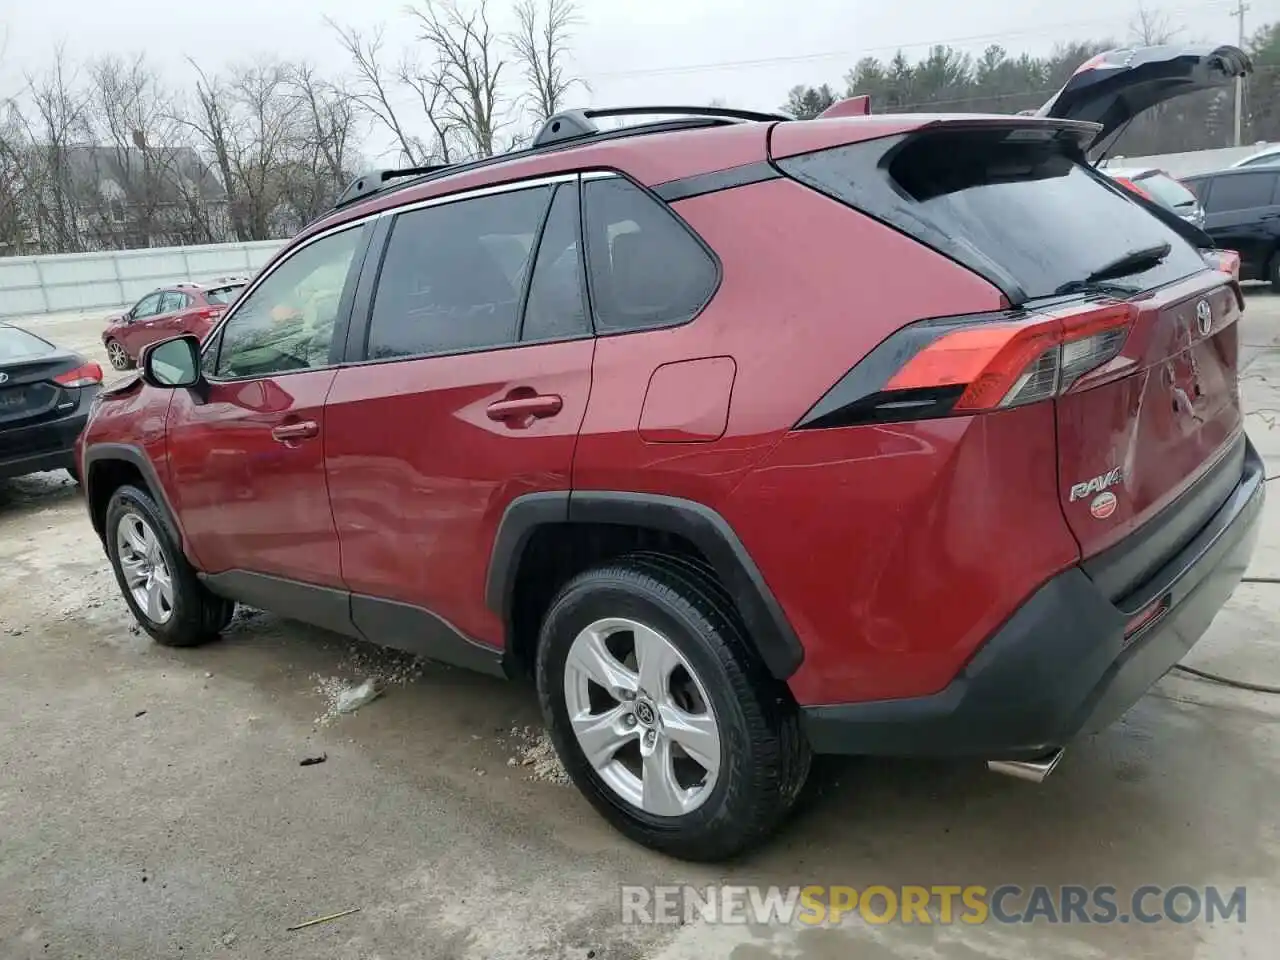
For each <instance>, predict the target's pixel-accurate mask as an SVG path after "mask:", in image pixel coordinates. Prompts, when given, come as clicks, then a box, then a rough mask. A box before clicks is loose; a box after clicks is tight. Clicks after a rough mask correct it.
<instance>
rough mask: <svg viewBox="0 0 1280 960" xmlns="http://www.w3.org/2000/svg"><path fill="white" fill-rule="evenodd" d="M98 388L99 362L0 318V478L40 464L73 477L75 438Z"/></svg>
mask: <svg viewBox="0 0 1280 960" xmlns="http://www.w3.org/2000/svg"><path fill="white" fill-rule="evenodd" d="M101 388H102V367H100V366H98V364H96V363H94V362H92V361H91V360H87V359H85V358H84V357H82V356H80V355H79V354H77V353H72V352H71V351H70V350H63V349H61V348H59V347H55V346H54V345H53V344H51V343H49V342H48V341H47V340H44V339H42V338H40V337H37V336H36V335H35V334H33V333H29V332H28V331H26V330H22V329H19V328H18V327H14V326H11V325H9V324H7V323H0V480H4V479H7V478H9V477H20V476H23V475H25V474H28V473H36V472H37V471H40V470H59V469H62V470H66V471H67V472H68V473H70V474H71V476H72V477H73V478H75V479H77V480H78V479H79V476H78V471H77V469H76V462H75V442H76V437H78V436H79V435H80V431H81V429H83V427H84V424H85V420H86V419H87V418H88V415H89V404H90V403H91V402H92V400H93V398H94V397H95V396H96V395H97V394H98V391H99V390H100V389H101Z"/></svg>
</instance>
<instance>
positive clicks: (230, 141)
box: [177, 58, 249, 240]
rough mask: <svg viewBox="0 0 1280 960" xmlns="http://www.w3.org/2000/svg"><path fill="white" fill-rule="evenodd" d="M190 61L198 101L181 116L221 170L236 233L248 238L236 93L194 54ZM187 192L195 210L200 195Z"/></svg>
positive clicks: (217, 169) (228, 211)
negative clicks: (238, 166)
mask: <svg viewBox="0 0 1280 960" xmlns="http://www.w3.org/2000/svg"><path fill="white" fill-rule="evenodd" d="M187 62H188V63H190V64H191V66H192V68H193V69H194V70H195V71H196V75H197V77H198V79H197V80H196V87H195V103H194V104H193V105H192V107H191V109H190V110H189V111H187V112H185V113H180V114H178V115H177V116H178V118H179V120H180V122H181V123H182V124H183V125H185V126H186V127H187V128H188V130H189V131H190V132H191V133H192V134H193V135H194V136H195V139H196V142H197V143H198V144H199V145H200V147H201V148H202V149H203V150H204V152H206V153H207V154H208V155H209V157H210V158H211V164H212V167H213V168H214V169H215V170H216V171H217V175H218V179H219V180H220V181H221V182H222V187H223V190H224V191H225V192H226V197H227V216H228V219H229V221H230V226H231V231H232V233H234V234H235V238H236V239H237V240H247V239H249V227H248V224H247V222H246V220H245V206H244V203H243V202H241V198H240V190H239V182H238V181H237V179H236V176H235V167H236V162H235V161H234V160H233V154H234V153H235V152H236V150H237V148H236V146H235V132H234V126H235V122H236V118H235V105H234V101H233V97H232V95H231V92H230V91H229V90H228V89H227V88H226V85H225V84H224V83H223V82H222V80H221V78H219V77H217V76H214V77H209V76H208V75H207V74H206V73H205V72H204V71H203V70H202V69H201V68H200V66H199V64H197V63H196V62H195V61H194V60H191V59H190V58H188V61H187ZM186 196H187V202H188V208H189V209H191V210H194V209H195V208H196V207H198V206H199V198H198V197H193V196H192V191H187V194H186ZM202 226H203V227H204V228H205V229H206V230H208V231H209V232H212V225H211V224H209V223H208V222H207V221H206V222H205V223H204V224H203V225H202Z"/></svg>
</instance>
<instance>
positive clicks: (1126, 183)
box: [1115, 177, 1155, 200]
mask: <svg viewBox="0 0 1280 960" xmlns="http://www.w3.org/2000/svg"><path fill="white" fill-rule="evenodd" d="M1115 181H1116V183H1118V184H1120V186H1122V187H1124V188H1125V189H1126V190H1132V191H1133V192H1134V193H1136V194H1138V196H1140V197H1146V198H1147V199H1148V200H1154V199H1155V198H1154V197H1153V196H1151V194H1149V193H1147V191H1145V190H1143V189H1142V188H1141V187H1140V186H1138V185H1137V184H1136V183H1134V182H1133V181H1132V180H1130V179H1129V178H1128V177H1116V178H1115Z"/></svg>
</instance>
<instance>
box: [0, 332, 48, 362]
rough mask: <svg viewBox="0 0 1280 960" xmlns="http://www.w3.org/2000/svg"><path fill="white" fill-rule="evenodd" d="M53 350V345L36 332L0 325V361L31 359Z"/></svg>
mask: <svg viewBox="0 0 1280 960" xmlns="http://www.w3.org/2000/svg"><path fill="white" fill-rule="evenodd" d="M52 352H53V346H52V345H51V344H49V343H48V342H47V341H45V340H41V339H40V338H39V337H37V336H36V335H35V334H31V333H27V331H25V330H19V329H18V328H17V327H6V326H0V363H7V362H9V361H11V360H30V359H31V358H33V357H43V356H44V355H45V354H47V353H52Z"/></svg>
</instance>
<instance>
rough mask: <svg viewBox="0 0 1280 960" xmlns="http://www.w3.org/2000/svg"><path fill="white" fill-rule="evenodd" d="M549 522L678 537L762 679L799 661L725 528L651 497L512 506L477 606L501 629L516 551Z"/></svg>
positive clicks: (534, 500)
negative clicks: (709, 579)
mask: <svg viewBox="0 0 1280 960" xmlns="http://www.w3.org/2000/svg"><path fill="white" fill-rule="evenodd" d="M553 523H573V524H578V523H581V524H619V525H626V526H635V527H641V528H645V529H650V530H657V531H662V532H664V533H670V534H675V535H677V536H680V537H683V538H684V539H686V540H688V541H689V542H690V543H692V544H693V545H694V546H695V547H697V548H698V550H700V551H701V552H702V554H703V556H705V557H706V559H707V561H708V562H709V563H710V564H711V566H712V568H714V570H715V571H716V574H717V575H718V576H719V577H720V579H721V581H722V582H723V583H724V585H725V587H726V588H727V589H728V591H729V594H730V596H731V597H732V598H733V601H734V603H735V605H736V606H737V608H738V612H739V614H740V615H741V616H742V619H743V621H744V623H745V624H746V627H747V635H748V639H749V640H750V641H751V643H752V644H753V645H754V646H755V649H756V652H757V653H758V654H759V656H760V658H761V659H762V660H763V661H764V663H765V666H766V667H768V669H769V672H770V673H771V674H773V676H774V677H776V678H777V679H779V680H785V679H787V678H788V677H790V676H791V675H792V674H793V673H795V672H796V670H797V668H799V666H800V664H801V663H802V662H803V661H804V648H803V647H802V646H801V645H800V640H799V638H798V637H797V636H796V633H795V630H794V629H793V628H792V626H791V624H790V622H789V621H788V620H787V617H786V614H785V613H784V611H783V609H782V606H781V604H779V603H778V601H777V598H776V597H774V595H773V592H772V591H771V590H770V589H769V586H768V584H767V583H766V582H765V579H764V575H763V574H762V573H761V572H760V569H759V567H757V566H756V564H755V561H754V560H752V559H751V555H750V554H749V553H748V552H747V548H746V547H745V546H744V545H743V543H742V541H741V540H740V539H738V535H737V534H736V533H734V531H733V528H732V527H731V526H730V525H729V523H728V521H726V520H725V519H724V518H723V517H722V516H720V514H719V513H717V512H716V511H715V510H713V509H711V508H710V507H708V506H706V505H705V504H702V503H698V502H696V501H694V500H686V499H683V498H680V497H669V496H662V495H658V494H645V493H624V492H617V491H607V490H574V491H572V492H570V491H551V492H544V493H532V494H526V495H524V496H522V497H517V498H516V499H515V500H513V501H512V502H511V504H510V505H509V506H508V507H507V509H506V511H505V512H504V513H503V516H502V520H501V521H500V523H499V525H498V532H497V535H496V537H495V538H494V547H493V553H492V555H491V557H490V562H489V573H488V578H487V581H486V584H485V602H486V604H487V605H488V607H489V608H490V609H491V610H493V611H494V612H495V613H497V614H498V615H499V616H501V617H502V618H503V622H504V623H507V624H510V623H511V618H510V617H511V604H512V598H513V595H514V591H515V583H516V576H517V574H518V572H519V569H520V561H521V559H522V556H523V553H524V550H525V548H526V547H527V546H528V544H529V540H530V538H531V537H532V536H533V534H534V533H535V532H536V531H537V529H538V528H539V527H541V526H544V525H546V524H553Z"/></svg>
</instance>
